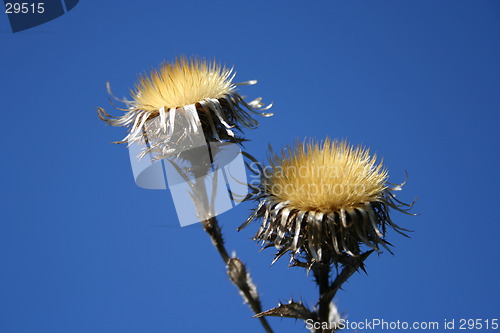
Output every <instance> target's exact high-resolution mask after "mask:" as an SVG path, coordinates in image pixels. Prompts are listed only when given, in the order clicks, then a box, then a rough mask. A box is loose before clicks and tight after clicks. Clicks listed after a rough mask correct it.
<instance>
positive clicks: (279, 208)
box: [240, 138, 411, 263]
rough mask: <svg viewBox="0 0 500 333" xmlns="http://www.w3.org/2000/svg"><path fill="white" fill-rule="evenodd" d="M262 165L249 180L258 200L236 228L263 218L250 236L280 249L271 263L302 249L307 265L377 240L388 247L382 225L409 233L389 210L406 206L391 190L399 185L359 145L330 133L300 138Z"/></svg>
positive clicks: (351, 252) (337, 257)
mask: <svg viewBox="0 0 500 333" xmlns="http://www.w3.org/2000/svg"><path fill="white" fill-rule="evenodd" d="M259 170H260V171H259V172H258V174H259V176H260V183H259V184H258V185H251V186H250V189H251V192H252V194H251V195H250V196H249V198H251V199H254V200H256V201H258V202H259V204H258V206H257V208H256V209H255V211H254V212H253V214H252V215H251V216H250V217H249V218H248V219H247V221H246V222H245V223H244V224H243V225H242V226H241V227H240V229H241V228H243V227H245V226H246V225H248V223H250V222H251V221H253V220H256V219H257V220H259V219H260V220H262V224H261V228H260V229H259V231H258V233H257V235H256V236H255V239H257V240H260V241H263V243H264V245H265V246H270V245H275V246H276V247H278V248H279V249H280V250H279V252H278V254H277V255H276V258H275V261H276V260H277V259H278V258H279V257H281V256H282V255H284V254H285V253H287V252H291V253H292V260H293V261H295V262H298V261H297V259H296V256H297V255H299V254H300V255H302V256H305V257H306V258H307V259H308V262H309V263H311V262H314V261H319V260H321V259H322V258H330V259H332V260H333V261H334V262H335V260H341V258H345V257H349V256H350V257H354V256H359V255H360V254H361V249H360V245H361V244H363V243H364V244H366V245H367V246H368V247H370V248H371V249H373V250H375V251H377V252H380V248H379V247H380V245H381V246H383V247H384V248H386V249H387V250H389V248H388V246H387V245H390V244H389V243H388V242H387V241H386V240H385V239H384V235H385V231H386V226H387V225H389V226H391V227H392V228H394V229H395V230H396V231H398V232H400V233H403V231H409V230H406V229H403V228H400V227H399V226H397V225H396V224H395V223H394V222H392V220H391V218H390V216H389V209H390V208H394V209H396V210H398V211H403V212H406V211H407V210H409V209H410V207H411V205H406V204H404V203H402V202H400V201H397V200H396V199H395V197H394V194H393V193H392V192H393V191H397V190H400V189H401V186H402V185H403V184H399V185H395V184H390V183H388V182H387V179H388V172H387V170H386V169H385V168H384V167H383V166H382V163H377V157H376V156H375V155H374V156H371V155H370V152H369V150H368V149H366V148H364V147H362V146H357V147H353V146H351V145H350V144H348V143H347V142H346V141H331V140H330V139H328V138H327V139H326V140H324V141H323V142H319V143H318V142H314V141H311V142H309V143H307V142H303V143H298V144H296V145H295V147H287V148H286V149H285V150H284V151H283V153H282V154H281V155H275V154H271V156H270V166H269V167H268V168H265V169H264V168H262V167H260V169H259ZM404 207H407V208H404ZM405 236H406V235H405ZM389 251H390V250H389ZM337 262H338V261H337Z"/></svg>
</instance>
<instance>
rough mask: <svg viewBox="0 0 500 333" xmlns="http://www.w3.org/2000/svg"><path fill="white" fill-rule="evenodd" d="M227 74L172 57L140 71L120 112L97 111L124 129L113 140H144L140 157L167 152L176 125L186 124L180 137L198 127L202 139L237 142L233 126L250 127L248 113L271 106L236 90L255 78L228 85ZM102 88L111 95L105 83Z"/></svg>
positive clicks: (195, 60) (231, 75) (254, 123)
mask: <svg viewBox="0 0 500 333" xmlns="http://www.w3.org/2000/svg"><path fill="white" fill-rule="evenodd" d="M233 78H234V73H233V70H232V69H227V68H226V67H224V66H220V65H218V64H217V63H216V62H215V61H212V62H208V61H206V60H204V59H199V58H192V59H188V58H184V57H181V58H177V59H176V60H175V61H174V62H172V63H163V64H162V65H161V66H160V68H158V69H154V70H153V71H151V73H150V74H146V75H142V76H141V77H140V78H139V81H138V82H137V83H136V84H135V88H134V89H132V90H131V92H130V93H131V97H132V100H119V99H117V100H118V101H120V102H123V103H124V104H125V108H122V109H120V108H119V110H122V111H126V113H125V114H124V115H122V116H118V117H115V116H111V115H109V114H108V113H107V112H106V111H105V110H104V109H102V108H98V109H97V110H98V114H99V117H100V118H101V120H103V121H105V122H106V123H108V124H109V125H112V126H121V127H126V128H127V129H128V135H127V136H126V137H125V138H124V139H123V140H122V141H118V142H116V143H128V144H131V143H134V142H139V141H141V140H145V141H147V142H148V148H147V149H146V150H145V151H143V153H142V156H144V155H145V154H147V153H150V152H152V153H154V155H155V159H158V158H164V157H166V156H167V155H165V152H166V151H171V149H169V145H170V142H169V140H170V139H171V138H172V136H171V132H172V130H173V129H174V127H175V124H179V123H181V124H183V125H184V124H186V126H185V127H186V128H185V129H186V135H185V136H184V137H185V138H188V137H190V134H193V133H194V134H196V135H197V133H199V132H200V131H199V130H202V131H203V134H204V135H205V138H206V140H208V141H219V142H222V141H226V142H241V141H242V139H241V138H238V137H236V134H235V132H234V130H235V129H236V130H241V129H242V128H255V127H256V126H257V125H258V122H257V120H256V119H254V118H253V116H252V115H253V114H257V115H261V116H265V117H268V116H272V114H271V113H264V112H263V111H265V110H267V109H269V108H270V107H271V105H268V106H264V104H263V103H262V102H261V98H256V99H254V100H252V101H250V102H246V101H245V100H244V99H243V97H242V96H240V95H239V94H238V92H237V91H236V88H237V86H239V85H253V84H255V83H257V81H255V80H253V81H248V82H243V83H233V82H232V80H233ZM108 91H109V93H110V94H111V90H110V89H109V85H108ZM111 95H112V94H111ZM115 99H116V98H115ZM178 118H179V119H178ZM175 144H177V145H179V142H176V143H175Z"/></svg>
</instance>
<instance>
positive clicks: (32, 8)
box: [5, 2, 45, 14]
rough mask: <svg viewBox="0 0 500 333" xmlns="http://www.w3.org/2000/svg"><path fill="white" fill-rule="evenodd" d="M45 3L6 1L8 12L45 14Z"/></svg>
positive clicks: (6, 11) (6, 10)
mask: <svg viewBox="0 0 500 333" xmlns="http://www.w3.org/2000/svg"><path fill="white" fill-rule="evenodd" d="M43 5H44V3H43V2H39V3H27V2H14V3H12V2H7V3H5V13H6V14H43V12H44V11H45V8H44V6H43Z"/></svg>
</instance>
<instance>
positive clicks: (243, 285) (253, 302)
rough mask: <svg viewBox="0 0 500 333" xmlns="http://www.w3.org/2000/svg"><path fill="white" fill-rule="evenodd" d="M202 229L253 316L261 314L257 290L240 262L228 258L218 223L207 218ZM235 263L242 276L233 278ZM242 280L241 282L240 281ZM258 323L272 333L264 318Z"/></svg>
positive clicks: (213, 219) (236, 259)
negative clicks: (210, 240)
mask: <svg viewBox="0 0 500 333" xmlns="http://www.w3.org/2000/svg"><path fill="white" fill-rule="evenodd" d="M202 224H203V228H204V229H205V231H206V232H207V233H208V235H209V236H210V238H211V239H212V243H213V244H214V246H215V248H216V249H217V251H218V252H219V254H220V256H221V258H222V261H224V263H225V264H226V266H227V268H228V271H227V273H228V275H229V278H230V279H231V281H232V282H233V283H234V284H235V285H236V287H238V289H239V290H240V292H241V294H242V297H243V299H244V300H245V301H246V302H248V304H249V305H250V308H251V309H252V311H253V312H254V313H255V314H258V313H261V312H262V305H261V303H260V299H259V295H258V294H257V290H256V288H255V286H254V285H253V283H252V281H251V279H250V276H249V275H248V273H247V271H246V267H245V266H244V265H243V263H242V262H241V260H239V259H238V258H236V257H234V258H231V257H229V255H228V253H227V250H226V247H225V246H224V239H223V238H222V232H221V228H220V226H219V223H218V222H217V219H216V218H215V217H212V218H209V219H207V220H204V221H202ZM235 261H236V262H237V263H238V265H239V267H237V268H235V269H236V270H238V269H239V270H240V271H241V272H242V273H244V274H239V275H238V274H237V273H236V275H237V276H235V273H234V270H233V269H232V267H234V265H233V263H234V262H235ZM242 280H243V281H242ZM259 320H260V323H261V325H262V327H263V328H264V330H265V331H266V332H267V333H273V330H272V329H271V326H270V325H269V323H268V322H267V319H266V318H265V317H260V318H259Z"/></svg>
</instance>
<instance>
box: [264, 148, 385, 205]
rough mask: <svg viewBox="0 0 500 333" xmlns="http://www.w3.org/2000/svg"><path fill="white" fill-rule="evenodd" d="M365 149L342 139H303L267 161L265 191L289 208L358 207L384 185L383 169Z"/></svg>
mask: <svg viewBox="0 0 500 333" xmlns="http://www.w3.org/2000/svg"><path fill="white" fill-rule="evenodd" d="M376 159H377V157H376V156H373V157H371V156H370V152H369V150H368V149H365V148H363V147H361V146H358V147H352V146H351V145H349V144H348V143H346V142H345V141H342V142H338V141H330V140H329V139H326V140H325V141H324V142H323V143H322V144H317V143H316V144H315V143H308V144H306V143H304V144H299V145H297V146H296V147H295V148H288V150H287V154H286V155H284V156H282V157H281V158H279V157H277V158H276V159H275V161H274V162H273V163H271V168H272V172H271V173H270V176H269V183H268V191H269V192H270V193H271V194H272V195H274V196H275V197H277V198H278V200H279V201H289V204H288V206H289V207H290V208H295V209H301V210H315V211H321V212H335V211H339V210H340V209H350V208H355V207H362V206H363V205H364V204H365V203H367V202H373V201H376V200H377V199H379V198H380V197H381V195H382V192H383V191H384V190H385V189H386V185H385V184H386V181H387V176H388V175H387V170H386V169H385V168H383V167H382V164H381V163H378V164H377V161H376Z"/></svg>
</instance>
